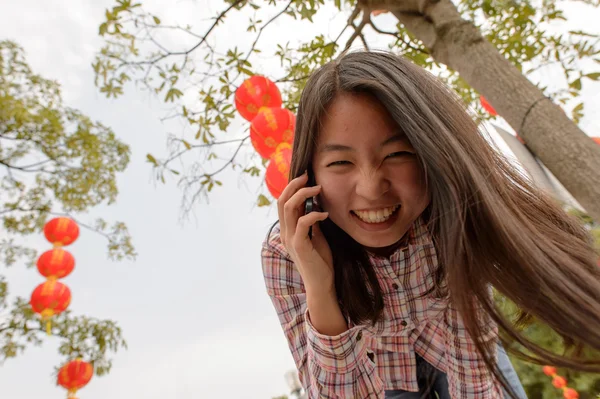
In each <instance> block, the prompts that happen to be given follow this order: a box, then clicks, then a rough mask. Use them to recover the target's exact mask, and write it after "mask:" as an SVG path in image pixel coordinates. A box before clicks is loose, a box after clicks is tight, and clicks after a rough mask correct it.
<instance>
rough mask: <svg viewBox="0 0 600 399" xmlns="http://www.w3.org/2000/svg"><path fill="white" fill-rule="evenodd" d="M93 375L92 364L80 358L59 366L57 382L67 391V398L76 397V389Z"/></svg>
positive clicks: (85, 383) (73, 398)
mask: <svg viewBox="0 0 600 399" xmlns="http://www.w3.org/2000/svg"><path fill="white" fill-rule="evenodd" d="M93 375H94V366H92V365H91V364H90V363H88V362H84V361H83V360H81V359H76V360H72V361H70V362H69V363H67V364H65V365H64V366H62V367H61V369H60V370H59V372H58V377H57V383H58V385H60V386H61V387H63V388H65V389H67V390H68V391H69V392H68V394H67V398H69V399H76V398H75V395H76V393H77V391H78V390H79V389H81V388H83V387H84V386H86V385H87V384H88V383H89V382H90V380H91V379H92V376H93Z"/></svg>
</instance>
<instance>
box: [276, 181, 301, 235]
mask: <svg viewBox="0 0 600 399" xmlns="http://www.w3.org/2000/svg"><path fill="white" fill-rule="evenodd" d="M307 181H308V175H307V174H306V173H304V174H303V175H302V176H298V177H296V178H295V179H292V181H290V182H289V183H288V185H287V186H286V187H285V188H284V189H283V191H282V192H281V195H280V196H279V199H278V200H277V213H278V215H279V226H280V229H281V239H282V240H283V245H285V238H286V237H285V234H284V233H285V230H286V224H285V218H284V212H283V207H284V205H285V204H286V202H287V201H288V200H289V199H290V197H291V196H292V195H294V194H295V193H296V191H298V190H299V189H301V188H302V187H304V186H305V185H306V182H307Z"/></svg>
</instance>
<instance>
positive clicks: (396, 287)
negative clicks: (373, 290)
mask: <svg viewBox="0 0 600 399" xmlns="http://www.w3.org/2000/svg"><path fill="white" fill-rule="evenodd" d="M392 288H393V289H395V290H397V289H398V288H400V287H399V286H398V284H396V283H394V284H392Z"/></svg>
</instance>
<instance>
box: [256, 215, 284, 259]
mask: <svg viewBox="0 0 600 399" xmlns="http://www.w3.org/2000/svg"><path fill="white" fill-rule="evenodd" d="M274 254H275V255H279V256H282V257H283V258H285V259H288V260H291V259H290V256H289V254H288V252H287V250H286V249H285V246H284V245H283V241H282V240H281V228H280V226H279V221H278V222H276V223H275V224H274V225H273V226H271V228H270V229H269V231H268V232H267V235H266V236H265V239H264V240H263V243H262V256H263V258H264V257H265V256H272V255H274Z"/></svg>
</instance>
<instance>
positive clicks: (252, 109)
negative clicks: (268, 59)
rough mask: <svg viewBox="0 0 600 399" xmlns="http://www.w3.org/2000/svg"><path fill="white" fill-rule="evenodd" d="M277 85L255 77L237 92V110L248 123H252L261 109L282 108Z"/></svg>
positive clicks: (248, 80)
mask: <svg viewBox="0 0 600 399" xmlns="http://www.w3.org/2000/svg"><path fill="white" fill-rule="evenodd" d="M281 104H282V101H281V93H280V92H279V89H278V88H277V85H275V83H273V82H272V81H271V80H269V79H267V78H265V77H264V76H258V75H254V76H252V77H250V78H248V79H246V80H245V81H244V83H242V85H241V86H240V87H238V88H237V90H236V91H235V108H236V109H237V110H238V112H239V113H240V115H242V117H243V118H244V119H246V120H247V121H252V119H254V117H255V116H256V114H257V113H258V110H259V109H260V108H261V107H281Z"/></svg>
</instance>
